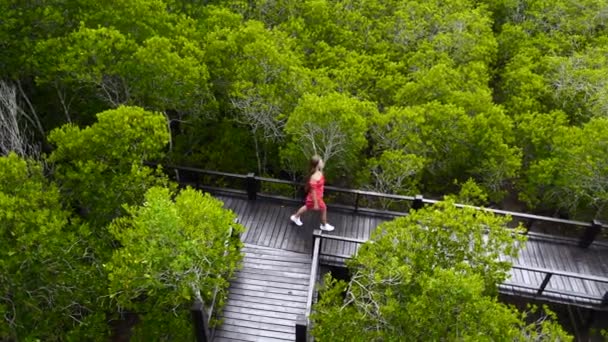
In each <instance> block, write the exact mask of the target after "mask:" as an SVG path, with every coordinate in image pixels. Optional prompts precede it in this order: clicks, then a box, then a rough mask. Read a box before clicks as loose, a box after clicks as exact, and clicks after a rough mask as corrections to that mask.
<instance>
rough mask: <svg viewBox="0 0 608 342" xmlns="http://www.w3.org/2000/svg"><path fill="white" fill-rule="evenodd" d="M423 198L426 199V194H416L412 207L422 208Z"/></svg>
mask: <svg viewBox="0 0 608 342" xmlns="http://www.w3.org/2000/svg"><path fill="white" fill-rule="evenodd" d="M423 200H424V196H422V195H416V197H415V198H414V203H412V209H414V210H418V209H422V207H424V202H423Z"/></svg>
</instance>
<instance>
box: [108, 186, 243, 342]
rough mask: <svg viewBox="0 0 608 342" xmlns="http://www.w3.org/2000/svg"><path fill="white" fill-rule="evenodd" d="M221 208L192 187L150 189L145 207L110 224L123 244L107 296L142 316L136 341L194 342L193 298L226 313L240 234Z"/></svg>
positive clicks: (114, 258) (111, 267)
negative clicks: (178, 190)
mask: <svg viewBox="0 0 608 342" xmlns="http://www.w3.org/2000/svg"><path fill="white" fill-rule="evenodd" d="M172 197H175V199H174V200H172ZM222 206H223V203H222V202H221V201H219V200H217V199H214V198H212V197H211V196H210V195H209V194H202V193H200V192H198V191H195V190H193V189H190V188H188V189H186V190H182V191H180V192H179V193H178V194H173V193H171V192H170V191H169V190H168V189H167V188H159V187H153V188H151V189H149V190H148V191H147V192H146V195H145V198H144V202H143V205H141V206H130V207H128V209H127V215H126V216H125V217H121V218H117V219H116V220H114V221H113V222H112V224H111V225H110V227H109V230H110V232H111V233H112V235H113V236H114V238H116V240H117V241H118V242H119V243H120V245H121V248H118V249H116V250H115V251H114V252H113V254H112V258H111V260H110V261H109V262H108V263H107V264H105V269H106V270H107V271H108V278H109V280H110V284H109V291H110V298H113V299H114V300H115V301H116V303H117V305H118V307H120V308H122V309H123V310H129V311H131V312H136V313H138V314H139V317H140V319H141V322H140V323H139V324H138V325H137V327H136V329H135V336H134V338H135V339H136V340H141V341H148V340H150V339H154V340H175V339H179V340H186V339H188V338H190V339H191V338H192V336H191V333H192V328H191V324H192V323H191V320H190V313H189V308H190V306H191V305H192V301H193V299H194V298H202V299H203V300H204V302H205V303H207V304H208V305H210V304H211V303H215V309H216V310H218V311H219V310H221V308H222V307H223V305H224V303H225V301H226V299H227V290H228V285H229V282H228V280H229V279H230V278H231V277H232V276H233V273H234V271H235V270H236V268H237V267H238V265H239V262H240V260H241V254H240V247H241V245H242V243H241V241H240V239H239V238H238V234H239V233H241V232H242V231H243V230H244V229H243V227H242V226H241V225H239V224H237V223H235V222H234V219H235V218H236V216H235V215H234V213H232V212H230V211H228V210H225V209H224V208H222ZM232 234H234V235H232ZM233 236H235V237H233Z"/></svg>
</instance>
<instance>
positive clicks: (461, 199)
mask: <svg viewBox="0 0 608 342" xmlns="http://www.w3.org/2000/svg"><path fill="white" fill-rule="evenodd" d="M454 201H455V202H457V203H462V204H470V205H479V206H482V205H485V204H486V203H487V202H488V195H487V194H486V193H485V191H483V189H482V188H481V187H480V186H479V185H478V184H477V183H475V181H474V180H473V179H471V178H469V179H468V180H467V181H466V182H464V183H462V184H461V186H460V191H459V192H458V195H456V196H455V197H454Z"/></svg>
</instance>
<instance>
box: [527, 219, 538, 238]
mask: <svg viewBox="0 0 608 342" xmlns="http://www.w3.org/2000/svg"><path fill="white" fill-rule="evenodd" d="M534 222H536V220H535V219H528V220H526V224H525V225H524V228H525V229H526V231H525V232H524V235H528V233H529V232H530V229H532V225H533V224H534Z"/></svg>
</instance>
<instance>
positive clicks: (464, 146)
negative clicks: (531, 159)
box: [372, 102, 520, 198]
mask: <svg viewBox="0 0 608 342" xmlns="http://www.w3.org/2000/svg"><path fill="white" fill-rule="evenodd" d="M511 126H512V123H511V120H510V119H509V118H508V117H507V116H505V115H504V114H503V113H502V112H501V111H500V110H498V109H495V110H493V111H491V112H488V113H480V114H478V115H476V116H473V117H472V116H470V115H467V114H466V113H465V111H464V110H463V109H462V108H460V107H456V106H454V105H442V104H439V103H437V102H432V103H428V104H425V105H421V106H411V107H403V108H397V107H393V108H390V109H389V110H388V111H387V112H386V113H385V114H381V115H379V116H378V117H377V119H376V122H375V126H374V128H373V130H372V132H373V138H374V141H375V142H376V144H377V148H379V149H381V150H383V149H389V150H402V151H403V152H405V153H409V154H416V155H420V156H422V157H424V158H425V159H426V165H425V170H424V171H425V174H424V176H423V179H424V182H423V183H424V184H427V189H428V190H433V191H437V192H444V193H445V192H449V190H450V188H448V187H446V185H448V186H449V185H450V184H451V183H452V182H451V180H452V179H457V180H460V181H464V180H466V179H468V178H470V177H473V178H474V179H477V180H478V181H479V183H480V184H481V185H483V186H484V190H485V191H487V192H488V193H489V194H491V196H492V197H494V198H500V196H501V192H500V191H501V188H502V185H503V183H504V182H506V181H507V180H508V179H510V178H513V177H514V176H515V175H516V174H517V172H518V171H519V167H520V155H519V151H518V149H516V148H514V147H512V146H510V145H509V143H510V142H511V140H512V136H511V134H512V133H511Z"/></svg>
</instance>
